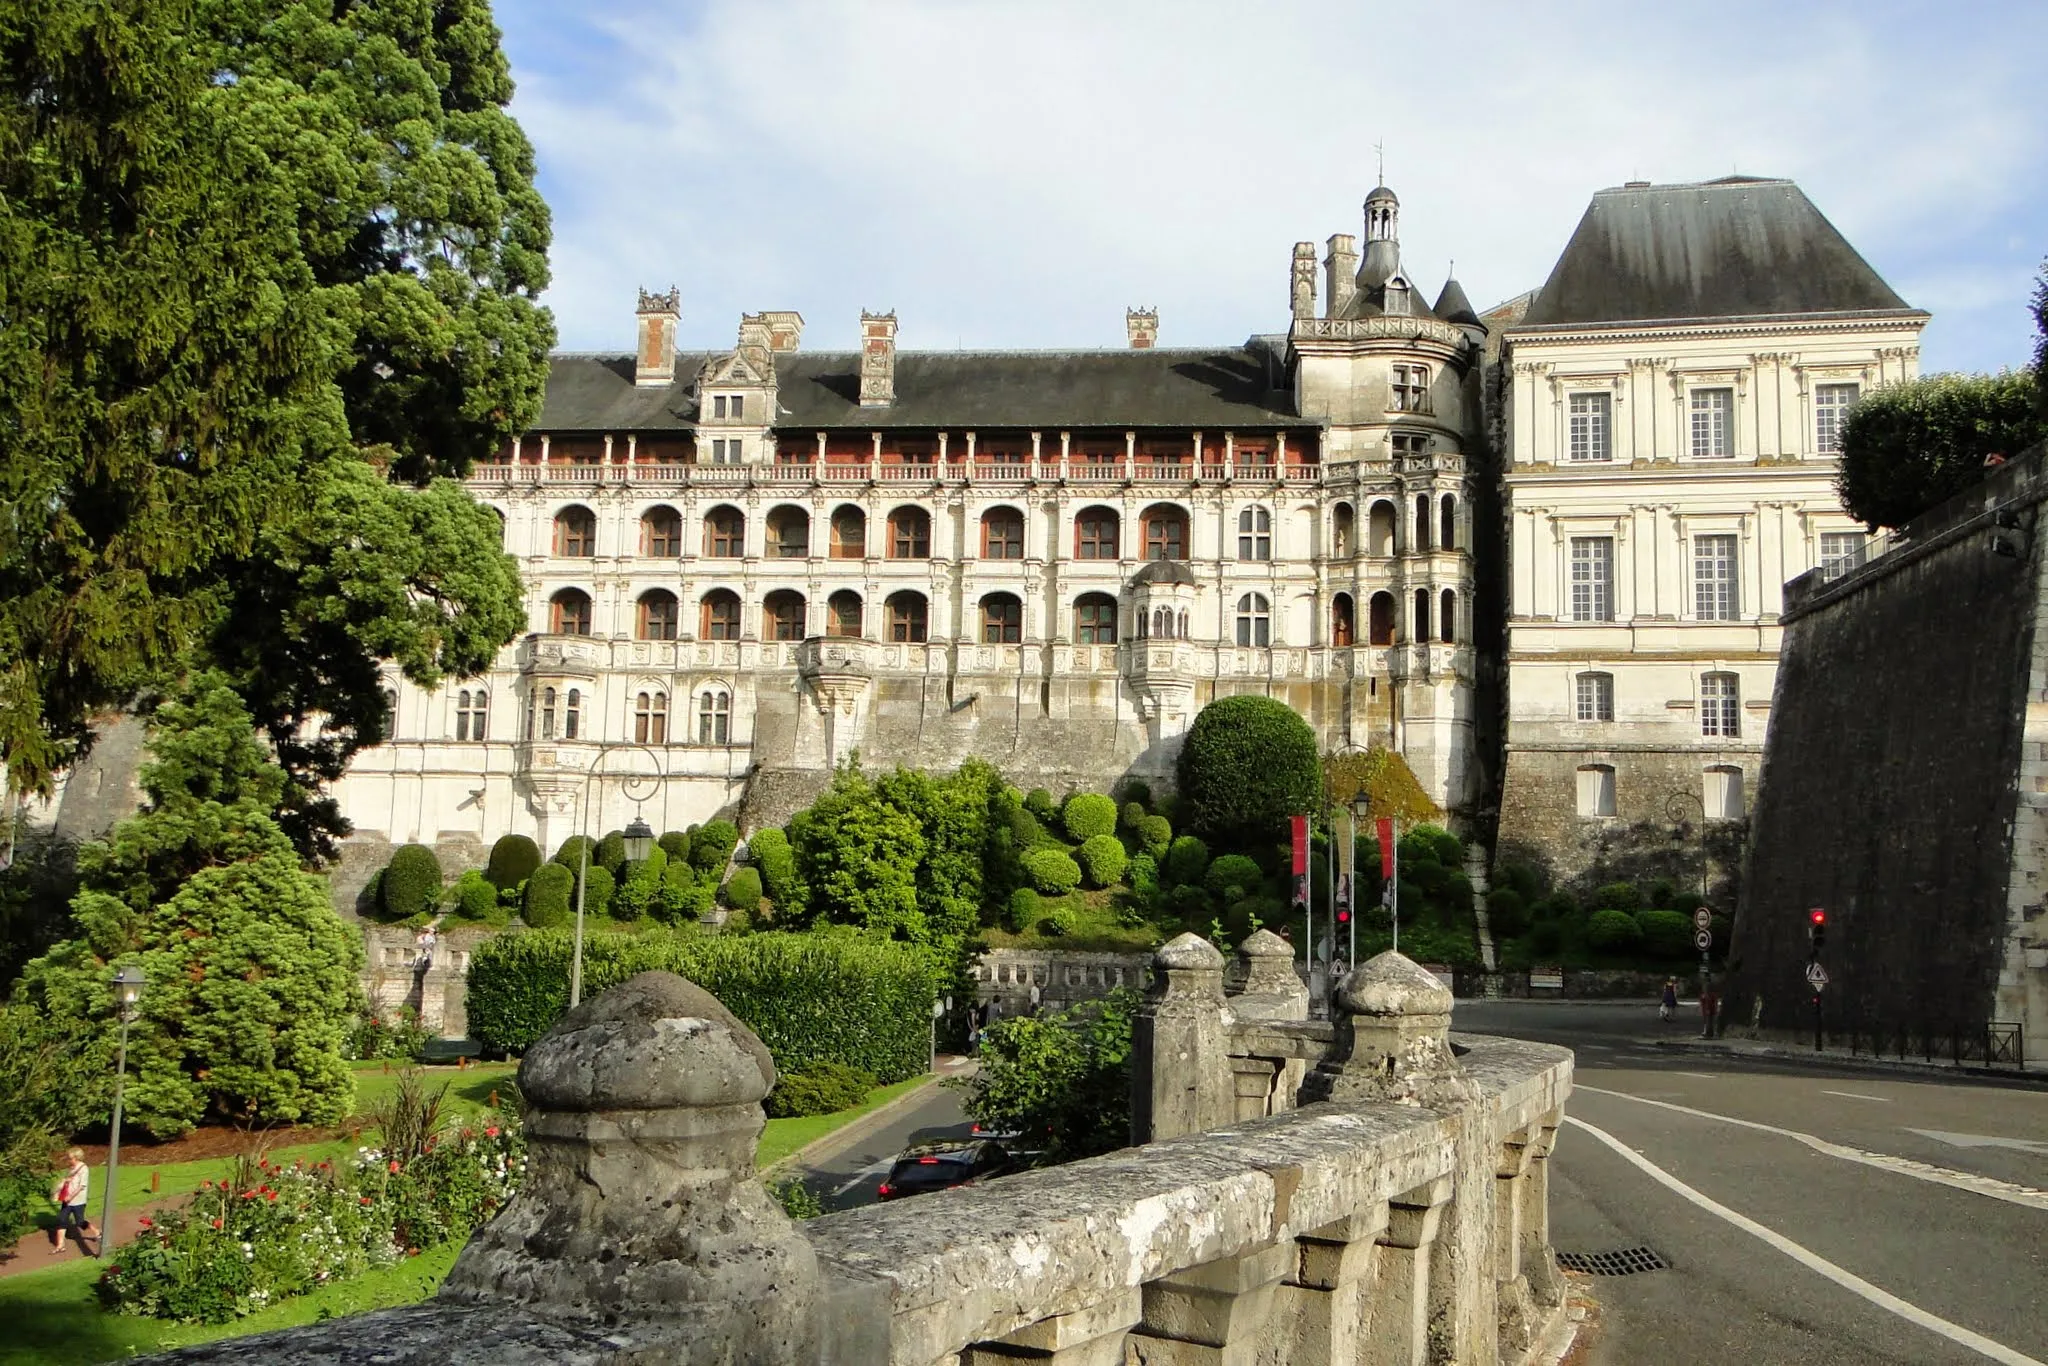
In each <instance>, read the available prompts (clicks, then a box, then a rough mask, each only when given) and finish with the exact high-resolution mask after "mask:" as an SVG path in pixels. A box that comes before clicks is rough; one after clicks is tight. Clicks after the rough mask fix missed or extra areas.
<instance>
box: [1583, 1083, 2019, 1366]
mask: <svg viewBox="0 0 2048 1366" xmlns="http://www.w3.org/2000/svg"><path fill="white" fill-rule="evenodd" d="M1674 1108H1676V1107H1674ZM1565 1121H1566V1122H1567V1123H1569V1124H1571V1125H1573V1126H1575V1127H1577V1128H1580V1129H1584V1130H1585V1131H1586V1132H1587V1133H1588V1134H1590V1135H1591V1136H1592V1137H1594V1138H1597V1139H1599V1140H1600V1141H1601V1142H1602V1143H1605V1144H1606V1145H1607V1146H1608V1147H1610V1148H1612V1149H1614V1151H1615V1152H1617V1153H1620V1154H1621V1155H1622V1157H1624V1158H1625V1159H1627V1160H1628V1161H1629V1162H1631V1163H1633V1164H1634V1165H1635V1166H1637V1167H1639V1168H1641V1169H1642V1171H1643V1172H1644V1173H1645V1174H1646V1175H1648V1176H1649V1177H1650V1178H1651V1179H1652V1180H1653V1181H1656V1182H1658V1183H1659V1184H1660V1185H1663V1186H1665V1187H1667V1188H1669V1189H1670V1190H1672V1191H1675V1192H1677V1193H1678V1194H1679V1195H1682V1196H1684V1197H1685V1198H1686V1199H1687V1200H1690V1201H1692V1203H1693V1204H1695V1205H1698V1206H1699V1207H1700V1208H1701V1209H1703V1210H1705V1211H1706V1212H1707V1213H1709V1214H1712V1215H1714V1216H1715V1217H1717V1218H1720V1219H1725V1220H1727V1221H1728V1222H1729V1223H1731V1224H1733V1225H1734V1226H1735V1227H1737V1228H1739V1229H1741V1230H1742V1231H1743V1232H1744V1233H1747V1234H1749V1235H1750V1236H1751V1237H1753V1238H1758V1239H1761V1240H1762V1241H1763V1242H1765V1243H1768V1244H1769V1245H1770V1246H1772V1247H1774V1248H1776V1249H1777V1250H1778V1251H1780V1252H1782V1253H1784V1254H1785V1255H1786V1256H1787V1257H1790V1258H1791V1259H1792V1260H1793V1261H1795V1262H1798V1263H1799V1264H1800V1265H1801V1266H1804V1267H1806V1268H1807V1269H1808V1270H1810V1271H1816V1272H1818V1273H1820V1274H1821V1275H1823V1276H1825V1277H1827V1278H1828V1279H1829V1280H1831V1281H1833V1282H1834V1283H1835V1284H1836V1285H1839V1286H1841V1287H1842V1288H1843V1289H1844V1290H1847V1291H1849V1292H1850V1293H1851V1294H1854V1295H1859V1296H1861V1297H1862V1298H1864V1299H1866V1300H1868V1301H1870V1303H1872V1304H1874V1305H1876V1306H1877V1307H1878V1308H1880V1309H1883V1310H1886V1311H1888V1312H1890V1313H1893V1314H1897V1315H1898V1316H1899V1317H1900V1318H1902V1319H1904V1320H1906V1322H1908V1323H1914V1324H1918V1325H1919V1326H1920V1327H1922V1328H1925V1329H1926V1330H1927V1331H1928V1332H1930V1333H1936V1334H1939V1335H1940V1336H1942V1337H1945V1338H1947V1339H1948V1340H1949V1341H1950V1342H1953V1343H1956V1344H1958V1345H1959V1346H1963V1347H1967V1348H1969V1349H1970V1350H1971V1351H1973V1352H1976V1353H1978V1354H1979V1355H1981V1356H1986V1357H1989V1358H1990V1359H1991V1360H1993V1361H1996V1362H1999V1363H2001V1364H2002V1366H2048V1363H2044V1362H2041V1361H2039V1360H2037V1359H2036V1358H2034V1357H2030V1356H2028V1355H2026V1354H2025V1353H2024V1352H2016V1351H2014V1350H2013V1349H2012V1348H2010V1347H2007V1346H2006V1345H2005V1344H2004V1343H2002V1342H1994V1341H1992V1340H1991V1339H1990V1338H1987V1337H1985V1336H1983V1335H1982V1334H1981V1333H1973V1332H1971V1331H1970V1330H1969V1329H1967V1328H1965V1327H1963V1326H1962V1325H1961V1324H1959V1323H1951V1322H1949V1321H1948V1320H1947V1319H1945V1318H1942V1317H1941V1316H1940V1315H1938V1314H1930V1313H1928V1312H1927V1311H1926V1310H1925V1309H1922V1308H1921V1307H1920V1306H1919V1305H1917V1304H1910V1303H1908V1302H1907V1301H1905V1300H1902V1299H1900V1298H1899V1297H1898V1296H1897V1295H1894V1294H1892V1293H1891V1292H1890V1291H1889V1290H1885V1289H1882V1288H1880V1287H1878V1286H1875V1285H1872V1284H1871V1283H1870V1282H1869V1281H1866V1280H1864V1279H1863V1278H1862V1277H1861V1276H1858V1275H1856V1274H1855V1273H1854V1272H1852V1271H1847V1270H1844V1269H1843V1268H1842V1267H1839V1266H1837V1265H1835V1264H1834V1263H1833V1262H1831V1261H1829V1260H1828V1259H1827V1258H1825V1257H1823V1256H1821V1255H1820V1254H1819V1253H1817V1252H1812V1251H1809V1250H1808V1249H1806V1248H1804V1247H1801V1246H1800V1245H1799V1244H1798V1243H1795V1242H1793V1241H1792V1240H1791V1239H1790V1238H1787V1237H1785V1236H1784V1235H1783V1234H1781V1233H1778V1232H1776V1231H1775V1230H1773V1229H1769V1228H1766V1227H1764V1226H1763V1225H1762V1224H1759V1223H1758V1222H1757V1221H1756V1220H1754V1219H1751V1218H1750V1217H1749V1216H1747V1215H1745V1214H1739V1213H1737V1212H1736V1211H1734V1210H1732V1209H1729V1208H1728V1207H1727V1206H1726V1205H1724V1204H1721V1203H1720V1202H1719V1201H1717V1200H1714V1199H1712V1198H1711V1197H1709V1196H1706V1195H1703V1194H1701V1193H1700V1192H1699V1191H1696V1190H1694V1189H1693V1188H1692V1187H1691V1186H1688V1185H1686V1184H1685V1182H1683V1181H1680V1180H1679V1179H1678V1178H1677V1177H1675V1176H1673V1175H1672V1174H1671V1173H1670V1172H1667V1171H1665V1170H1664V1169H1663V1168H1662V1167H1660V1166H1658V1165H1657V1164H1656V1163H1654V1162H1652V1161H1650V1159H1648V1158H1647V1157H1644V1156H1642V1155H1641V1154H1640V1153H1637V1152H1635V1151H1634V1150H1633V1149H1631V1148H1630V1147H1629V1146H1628V1145H1627V1144H1625V1143H1623V1142H1622V1141H1621V1140H1620V1139H1618V1138H1616V1137H1615V1136H1614V1135H1613V1134H1610V1133H1608V1132H1607V1131H1606V1130H1604V1129H1601V1128H1597V1127H1595V1126H1594V1125H1591V1124H1588V1123H1586V1121H1585V1120H1583V1119H1580V1118H1579V1117H1578V1116H1577V1115H1567V1116H1565Z"/></svg>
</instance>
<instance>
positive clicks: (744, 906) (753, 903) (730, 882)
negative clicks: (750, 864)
mask: <svg viewBox="0 0 2048 1366" xmlns="http://www.w3.org/2000/svg"><path fill="white" fill-rule="evenodd" d="M720 895H722V896H723V897H724V898H725V904H726V905H728V906H730V907H732V909H734V910H736V911H745V912H746V913H747V914H748V915H752V914H753V913H754V912H755V911H758V910H760V909H761V875H760V873H758V872H756V871H755V870H754V869H752V868H742V869H740V870H739V871H738V872H736V873H734V874H733V875H732V876H731V877H730V878H728V879H727V880H726V884H725V889H724V891H723V892H722V893H720Z"/></svg>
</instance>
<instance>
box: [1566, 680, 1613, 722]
mask: <svg viewBox="0 0 2048 1366" xmlns="http://www.w3.org/2000/svg"><path fill="white" fill-rule="evenodd" d="M1575 682H1576V683H1577V686H1578V698H1577V701H1578V718H1579V720H1581V721H1612V720H1613V719H1614V675H1613V674H1606V673H1583V674H1580V675H1579V676H1578V678H1577V679H1576V680H1575Z"/></svg>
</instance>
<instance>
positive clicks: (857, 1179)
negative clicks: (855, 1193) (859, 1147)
mask: <svg viewBox="0 0 2048 1366" xmlns="http://www.w3.org/2000/svg"><path fill="white" fill-rule="evenodd" d="M895 1165H896V1159H895V1158H893V1157H885V1158H883V1159H882V1160H881V1161H880V1162H874V1163H870V1164H869V1165H868V1166H865V1167H862V1168H861V1169H860V1170H859V1171H857V1172H855V1173H854V1174H853V1179H852V1180H851V1181H845V1182H842V1183H840V1184H839V1185H837V1186H834V1187H833V1188H832V1193H833V1194H834V1195H844V1194H846V1193H847V1192H848V1191H850V1190H852V1189H853V1188H854V1187H855V1186H858V1185H859V1184H860V1183H861V1182H863V1181H865V1180H867V1179H868V1178H869V1177H871V1176H881V1175H882V1174H883V1173H885V1172H887V1171H888V1170H889V1168H891V1167H893V1166H895Z"/></svg>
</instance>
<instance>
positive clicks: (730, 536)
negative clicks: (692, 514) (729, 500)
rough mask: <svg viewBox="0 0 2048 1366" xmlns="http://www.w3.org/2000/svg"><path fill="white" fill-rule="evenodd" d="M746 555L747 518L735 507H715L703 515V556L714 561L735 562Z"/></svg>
mask: <svg viewBox="0 0 2048 1366" xmlns="http://www.w3.org/2000/svg"><path fill="white" fill-rule="evenodd" d="M746 553H747V517H746V514H745V513H743V512H741V511H740V510H739V509H738V508H735V507H715V508H713V509H711V511H709V512H707V513H705V514H704V554H705V555H706V556H707V557H709V558H711V559H714V560H737V559H739V558H740V557H741V556H742V555H744V554H746Z"/></svg>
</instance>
